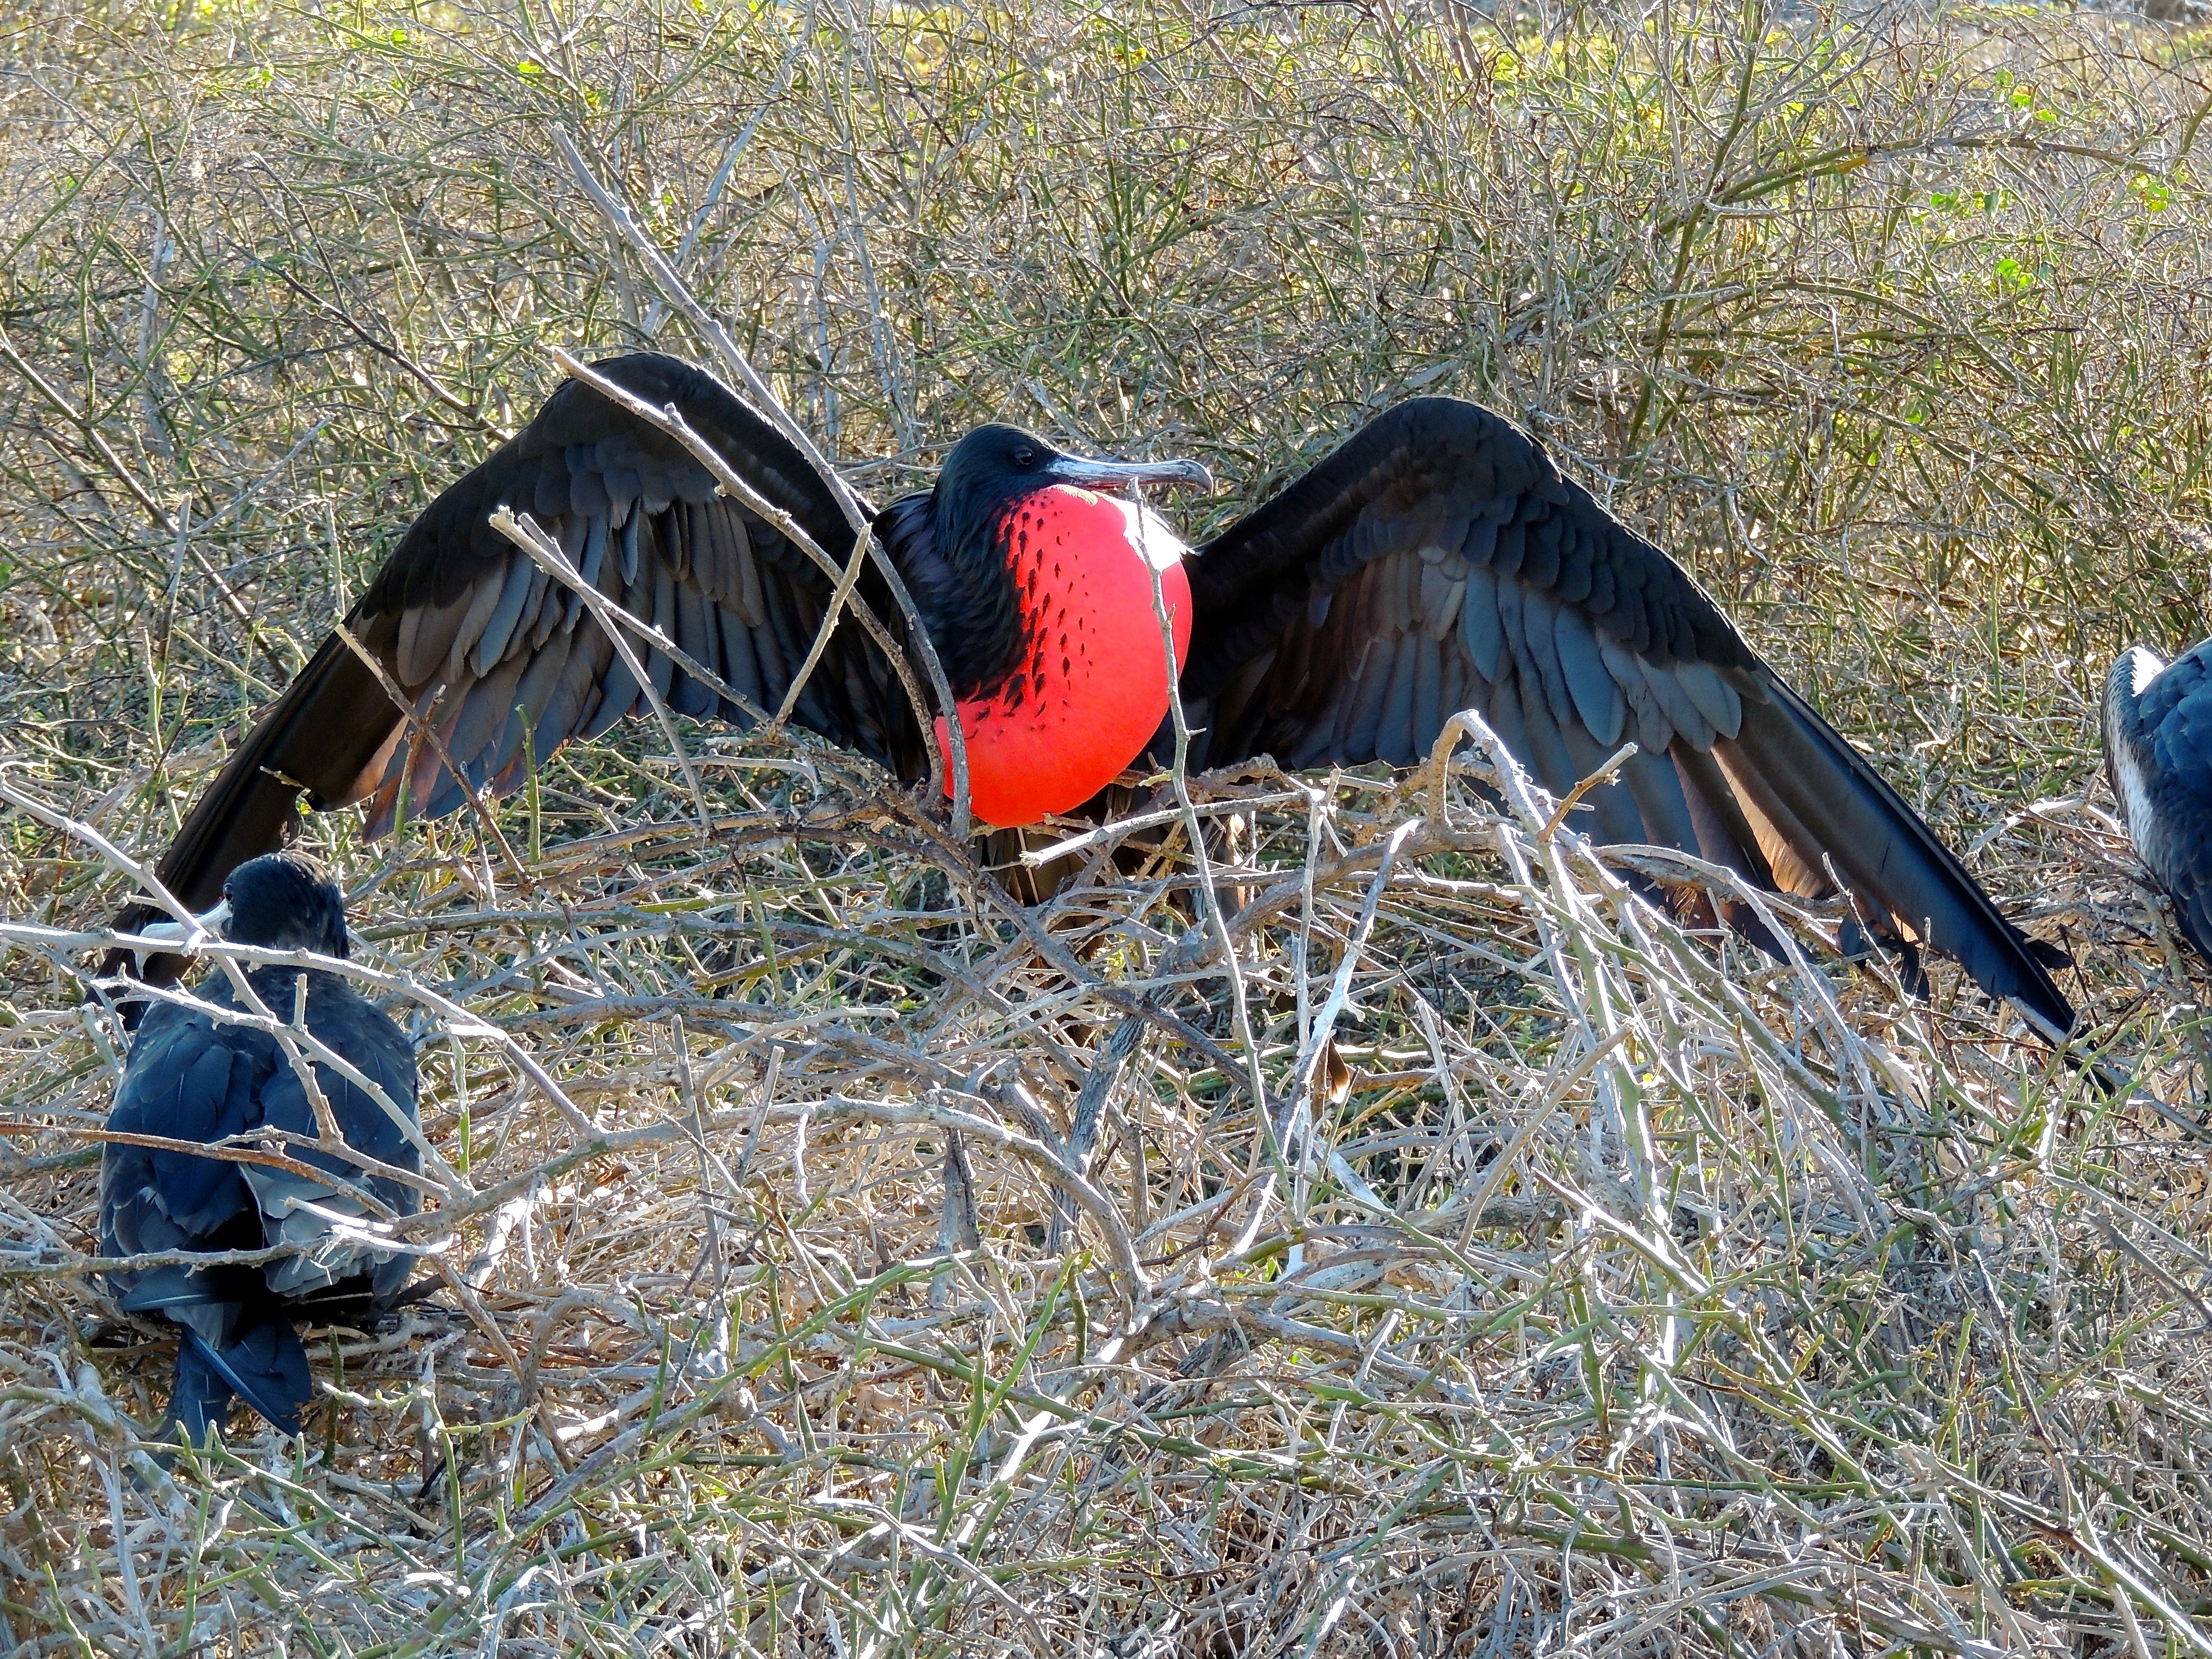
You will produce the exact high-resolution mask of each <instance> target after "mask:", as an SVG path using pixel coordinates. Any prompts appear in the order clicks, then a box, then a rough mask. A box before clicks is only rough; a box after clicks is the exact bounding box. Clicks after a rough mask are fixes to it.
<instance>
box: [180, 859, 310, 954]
mask: <svg viewBox="0 0 2212 1659" xmlns="http://www.w3.org/2000/svg"><path fill="white" fill-rule="evenodd" d="M196 920H197V923H198V927H199V930H200V931H201V932H203V933H210V934H212V935H214V936H215V937H216V938H217V939H231V940H234V941H235V942H236V943H238V944H240V945H259V946H261V947H262V949H264V950H266V951H315V952H316V953H317V954H319V955H321V956H326V957H345V956H346V955H347V954H348V953H349V951H348V945H347V942H346V923H345V899H344V897H343V896H342V895H341V894H340V893H339V891H338V889H337V883H336V882H334V881H332V880H331V878H330V876H329V874H328V872H325V870H324V868H323V866H321V865H320V864H319V863H317V862H316V861H315V860H313V859H311V858H309V857H308V856H307V854H304V853H270V854H266V855H264V857H261V858H258V859H249V860H246V862H245V863H244V864H241V865H240V866H238V868H236V869H235V870H233V871H232V872H230V874H229V876H228V877H227V878H225V879H224V881H223V884H222V902H221V903H220V904H217V905H216V907H215V908H213V909H211V910H209V911H206V912H204V914H202V915H200V916H198V917H197V919H196ZM141 931H142V932H143V933H145V934H146V935H147V936H148V937H149V938H151V939H185V938H188V937H189V936H190V930H188V929H187V928H186V927H185V925H184V924H183V923H182V922H176V921H164V922H156V923H155V924H154V925H152V926H151V927H145V928H143V929H142V930H141Z"/></svg>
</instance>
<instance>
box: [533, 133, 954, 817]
mask: <svg viewBox="0 0 2212 1659" xmlns="http://www.w3.org/2000/svg"><path fill="white" fill-rule="evenodd" d="M553 142H554V143H555V144H556V146H557V147H558V148H559V149H560V151H561V154H562V158H563V159H564V160H566V161H567V162H568V167H569V170H570V171H571V172H572V173H574V174H575V175H576V179H577V182H578V183H579V184H580V185H582V186H583V188H584V192H585V194H586V195H587V196H589V197H591V198H592V202H593V204H596V205H597V206H598V208H599V212H600V213H601V214H602V215H603V216H605V219H606V221H607V222H608V223H609V224H610V225H611V226H612V227H613V228H614V229H615V232H616V234H617V235H619V236H620V237H622V239H623V240H624V241H626V242H628V243H629V245H630V246H631V247H632V248H633V249H634V250H635V252H636V253H637V256H638V257H639V258H641V259H642V260H643V261H644V262H645V267H646V270H647V271H648V272H650V273H651V274H652V276H653V281H654V283H657V284H658V285H659V289H660V291H661V293H662V294H664V295H666V296H667V298H668V301H669V303H670V304H671V305H673V306H674V307H676V308H677V309H678V311H680V312H682V313H684V317H685V319H687V320H688V321H689V322H690V325H691V326H692V327H693V328H694V329H695V330H696V331H698V334H699V337H700V338H701V339H702V340H704V341H705V342H706V343H708V346H709V347H710V348H711V349H713V350H714V352H715V353H716V354H717V355H718V356H720V358H721V359H722V361H723V362H726V363H727V364H728V365H729V366H730V368H732V370H734V371H735V372H736V374H737V376H738V379H739V380H742V381H743V382H744V386H745V389H746V390H747V391H748V392H750V393H751V394H752V397H753V399H754V402H755V404H756V412H757V413H760V414H763V415H764V416H766V417H767V419H768V420H769V423H770V424H772V425H773V426H775V428H776V429H777V430H778V431H779V432H781V433H782V434H783V435H784V436H785V437H786V438H787V439H789V440H790V441H791V443H792V446H793V447H794V448H796V449H797V450H798V451H799V454H800V455H802V456H804V457H805V459H806V462H807V464H808V465H811V467H813V469H814V470H815V471H816V473H817V474H818V475H819V476H820V477H821V479H822V482H823V484H824V485H825V486H826V487H827V488H828V489H829V493H830V495H831V496H832V497H833V498H834V499H835V500H836V502H837V504H838V506H839V507H841V508H842V510H843V512H844V514H845V520H846V522H847V523H848V524H849V525H851V526H852V527H853V533H854V535H855V536H866V537H867V544H868V547H869V548H870V550H871V551H872V555H873V556H874V559H875V562H876V568H877V570H878V571H879V572H880V573H881V574H882V575H883V579H884V586H887V587H889V588H890V592H891V598H892V599H895V600H896V601H897V604H898V608H899V611H900V612H901V614H902V615H903V616H904V617H905V618H906V625H907V636H908V641H910V642H911V643H912V645H913V646H914V648H915V650H916V651H917V652H919V653H921V662H922V667H923V668H924V669H925V670H926V671H927V673H928V675H929V683H930V689H931V690H933V691H934V692H935V693H936V694H937V699H938V702H939V705H940V706H941V707H942V708H943V709H944V710H945V739H946V744H947V746H948V747H949V748H950V749H951V754H950V755H949V756H940V755H939V753H938V749H937V744H936V740H935V738H934V735H933V733H934V729H935V728H934V722H933V720H931V717H930V716H931V711H930V709H929V708H928V707H927V705H926V704H925V703H923V702H921V700H920V699H919V698H916V700H915V705H914V714H915V723H916V724H917V725H918V726H920V727H921V738H922V742H923V744H925V745H927V749H928V751H929V769H930V776H929V787H930V793H931V795H932V797H933V798H934V797H935V795H936V793H937V792H938V791H939V789H940V788H942V787H944V783H945V769H946V768H947V767H948V766H949V768H950V769H951V787H952V833H953V834H954V835H955V836H959V837H961V838H963V839H965V838H966V836H967V835H968V832H969V810H968V744H967V739H966V738H965V736H964V735H963V733H962V732H961V730H960V721H959V720H958V718H957V708H958V704H957V702H956V701H955V700H954V698H953V696H952V682H951V680H950V679H948V678H946V676H945V665H944V663H943V662H942V661H941V660H939V657H938V654H937V644H936V641H933V640H932V639H931V638H930V636H929V629H927V627H925V626H924V625H923V623H922V620H921V611H919V610H918V609H916V608H915V603H914V595H913V594H911V593H910V592H908V591H907V586H906V581H905V579H904V578H903V577H902V576H901V575H900V574H899V570H898V567H897V565H896V564H895V563H894V562H892V560H891V557H890V554H889V553H888V552H887V551H886V550H884V546H883V544H882V543H881V542H880V541H878V540H877V539H876V538H875V537H874V536H873V535H872V533H870V520H871V518H872V515H871V514H870V513H869V512H868V509H867V504H866V502H865V501H862V500H861V499H860V495H858V494H857V493H856V492H855V491H854V489H853V487H852V485H850V484H848V483H846V482H845V479H844V477H843V476H842V474H841V473H839V471H837V469H836V467H834V466H832V465H830V464H829V459H828V458H827V457H826V456H824V455H823V453H822V452H821V450H820V449H818V448H817V447H816V446H815V443H814V441H813V439H811V438H810V437H809V436H808V435H806V429H805V428H804V427H802V426H800V425H799V422H796V421H794V420H793V419H792V418H791V413H790V411H789V410H787V409H785V408H784V406H783V405H782V404H781V403H779V402H777V401H776V397H775V392H771V391H770V390H769V385H768V382H767V381H766V380H763V379H762V378H761V377H760V374H759V373H758V372H757V370H755V368H753V366H752V363H751V362H750V361H749V360H748V359H747V358H746V356H745V354H744V352H743V351H742V350H741V349H738V343H737V341H736V340H735V339H733V338H732V337H731V335H730V331H729V330H727V329H726V328H725V327H723V326H722V325H721V323H720V320H719V319H717V318H716V317H715V316H714V313H711V312H709V311H708V309H707V307H704V306H702V305H701V304H700V303H699V301H698V300H697V299H696V297H695V296H694V295H693V294H692V292H691V290H690V288H688V287H687V286H685V284H684V279H683V278H682V277H681V276H678V275H677V273H676V270H675V269H674V267H672V266H671V265H670V264H669V263H668V261H667V259H666V258H665V257H664V256H663V255H662V253H661V252H660V250H659V247H657V246H654V244H653V240H652V239H651V238H650V237H648V236H647V235H646V234H645V232H644V231H643V230H641V229H640V228H638V223H637V221H636V220H635V219H634V218H633V217H631V216H630V212H629V209H628V208H626V207H624V206H623V204H621V203H620V202H618V201H617V200H616V199H615V197H614V196H613V195H612V194H611V192H610V191H608V189H607V187H606V186H605V185H602V184H601V183H600V182H599V179H598V178H597V177H596V176H595V175H594V174H593V173H592V169H591V167H590V166H589V165H588V164H587V163H586V161H585V160H584V156H583V152H582V151H580V149H577V148H576V142H575V140H574V139H573V138H571V137H569V136H568V133H567V131H565V130H563V129H562V128H560V127H556V128H555V129H554V130H553ZM896 654H897V653H896V652H892V653H890V655H891V656H892V657H893V659H894V660H896ZM902 678H903V676H902Z"/></svg>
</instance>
